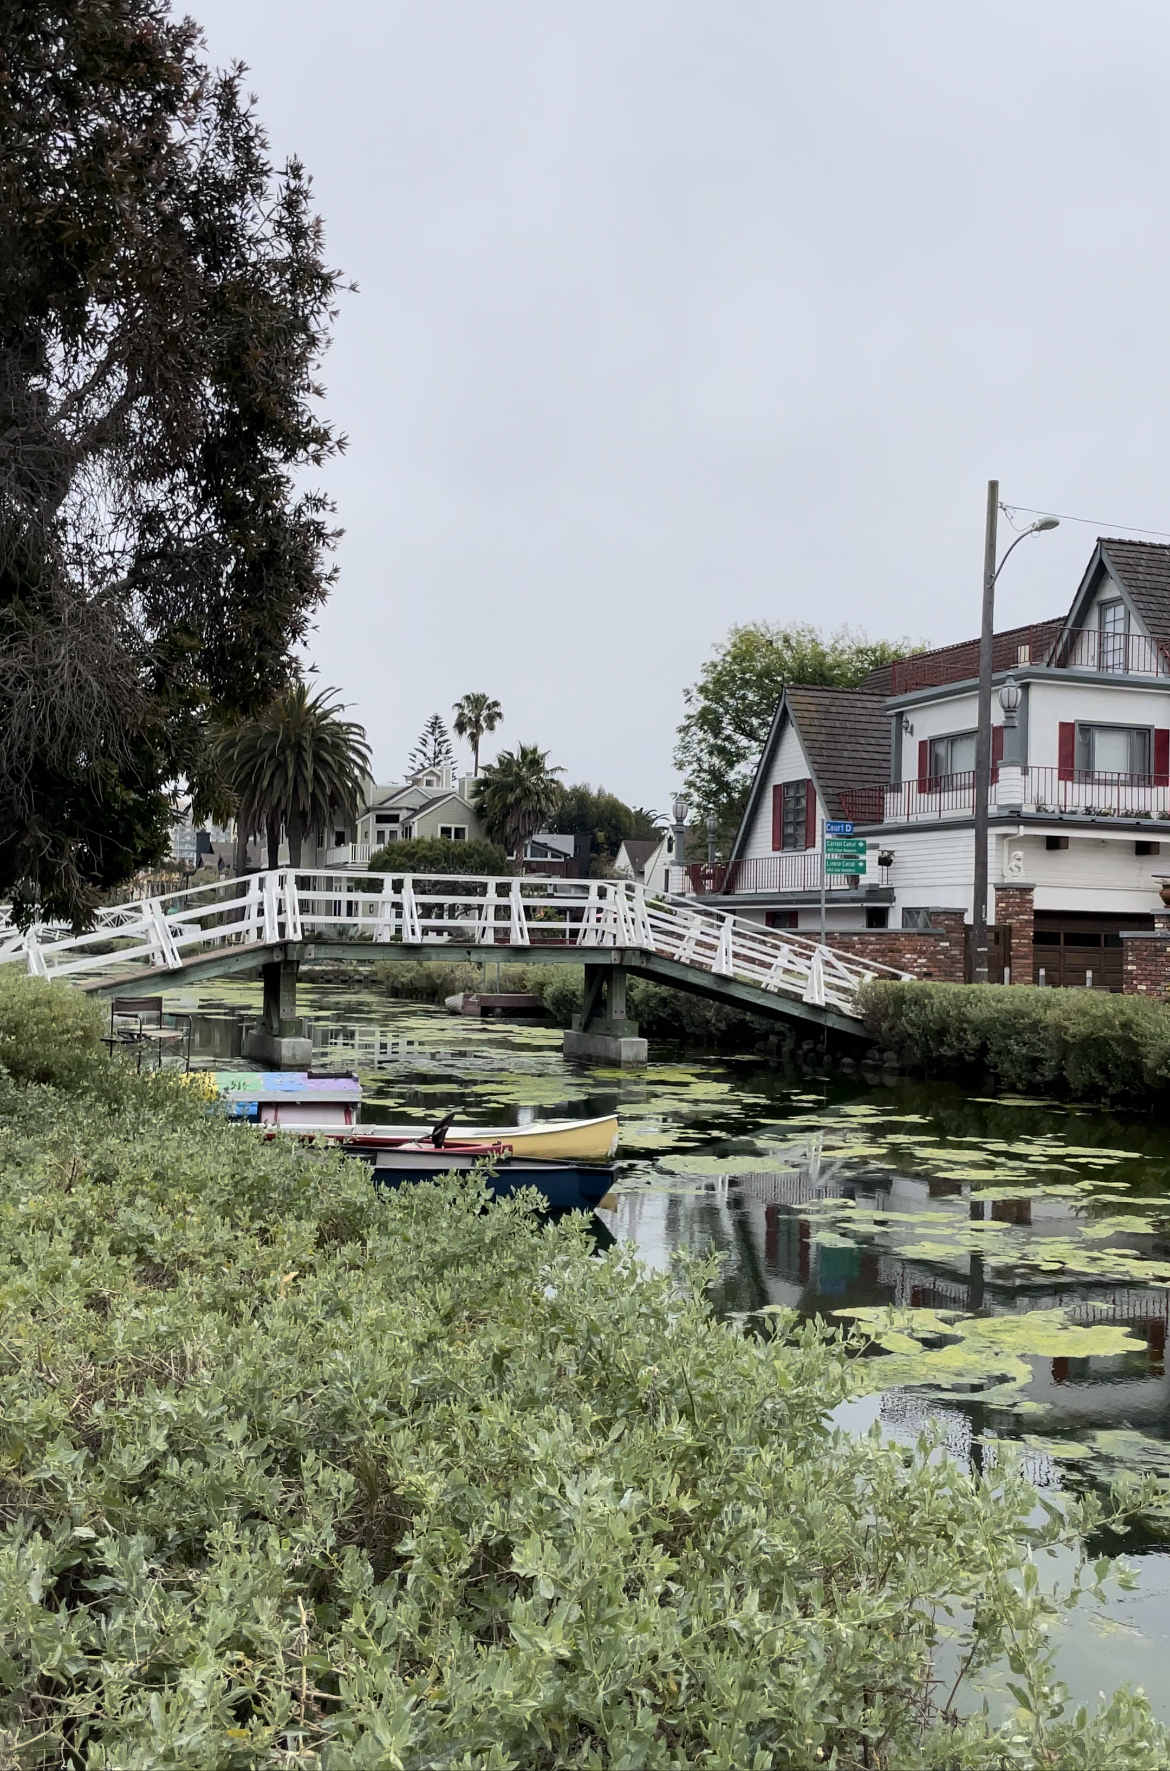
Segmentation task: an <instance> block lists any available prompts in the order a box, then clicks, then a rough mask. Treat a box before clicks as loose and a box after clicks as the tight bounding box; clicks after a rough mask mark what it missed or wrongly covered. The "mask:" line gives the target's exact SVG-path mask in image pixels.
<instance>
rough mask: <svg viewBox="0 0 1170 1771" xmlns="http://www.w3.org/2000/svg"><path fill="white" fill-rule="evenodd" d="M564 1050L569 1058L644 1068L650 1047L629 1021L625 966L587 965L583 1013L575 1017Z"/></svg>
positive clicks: (566, 1036) (635, 1026) (636, 1027)
mask: <svg viewBox="0 0 1170 1771" xmlns="http://www.w3.org/2000/svg"><path fill="white" fill-rule="evenodd" d="M562 1050H563V1051H564V1054H565V1056H566V1058H602V1059H604V1060H605V1062H606V1063H610V1064H644V1063H645V1062H646V1059H647V1056H648V1052H649V1047H648V1045H647V1043H646V1041H645V1040H644V1039H641V1038H639V1036H638V1023H637V1022H636V1021H631V1020H628V1019H627V1017H626V974H625V972H624V970H623V969H622V967H621V966H614V965H587V966H586V967H585V997H584V1001H583V1002H582V1004H581V1013H580V1014H579V1015H574V1016H573V1025H572V1028H571V1029H570V1030H569V1031H568V1032H567V1033H566V1034H565V1037H564V1044H563V1046H562Z"/></svg>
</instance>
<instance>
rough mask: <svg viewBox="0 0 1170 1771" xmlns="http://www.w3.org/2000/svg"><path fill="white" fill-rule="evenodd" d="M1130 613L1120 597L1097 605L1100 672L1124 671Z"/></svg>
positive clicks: (1098, 665) (1098, 662)
mask: <svg viewBox="0 0 1170 1771" xmlns="http://www.w3.org/2000/svg"><path fill="white" fill-rule="evenodd" d="M1128 627H1129V611H1128V609H1127V608H1126V606H1125V604H1124V603H1123V602H1122V600H1121V598H1120V597H1119V596H1115V597H1111V598H1110V599H1109V601H1108V602H1105V603H1098V604H1097V632H1098V634H1099V636H1100V637H1099V638H1098V641H1097V650H1098V660H1097V668H1098V670H1124V669H1125V665H1126V657H1125V636H1126V632H1127V630H1128Z"/></svg>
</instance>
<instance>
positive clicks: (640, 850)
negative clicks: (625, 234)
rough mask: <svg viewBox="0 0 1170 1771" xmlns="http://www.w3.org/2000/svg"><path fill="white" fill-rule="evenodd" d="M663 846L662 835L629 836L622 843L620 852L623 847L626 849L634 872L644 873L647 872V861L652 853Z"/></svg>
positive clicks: (654, 853)
mask: <svg viewBox="0 0 1170 1771" xmlns="http://www.w3.org/2000/svg"><path fill="white" fill-rule="evenodd" d="M661 847H662V838H661V837H660V836H653V837H645V836H627V837H626V838H625V840H624V842H623V843H622V847H621V849H619V850H618V854H619V855H620V854H621V852H622V849H624V850H625V853H626V860H627V861H628V862H629V863H630V866H631V867H632V868H633V869H634V872H635V873H643V872H645V869H646V863H647V861H648V860H649V859H650V857H651V855H656V854H657V853H658V850H659V849H660V848H661Z"/></svg>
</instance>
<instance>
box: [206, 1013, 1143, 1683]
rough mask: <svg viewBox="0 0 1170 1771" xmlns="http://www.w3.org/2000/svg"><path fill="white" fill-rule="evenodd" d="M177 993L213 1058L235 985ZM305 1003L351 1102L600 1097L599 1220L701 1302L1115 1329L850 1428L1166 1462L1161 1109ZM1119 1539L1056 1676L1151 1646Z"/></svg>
mask: <svg viewBox="0 0 1170 1771" xmlns="http://www.w3.org/2000/svg"><path fill="white" fill-rule="evenodd" d="M175 1006H182V1007H184V1008H187V1009H190V1010H192V1011H194V1012H195V1015H196V1019H195V1035H194V1054H195V1062H196V1063H197V1064H199V1065H204V1066H217V1065H220V1064H226V1063H229V1062H230V1063H232V1064H236V1063H238V1062H239V1061H240V1053H241V1049H242V1039H243V1033H244V1029H245V1028H246V1027H247V1026H248V1025H250V1024H254V1023H255V1022H256V1020H257V1019H258V1018H259V1008H260V997H259V988H258V986H257V985H255V984H252V983H250V982H249V983H245V984H235V983H228V984H225V983H223V982H220V983H219V984H217V985H216V986H215V987H214V988H211V989H209V990H207V991H206V992H204V993H203V994H202V995H201V996H199V997H197V998H191V999H189V1000H188V1001H187V1002H185V1003H183V1004H182V1005H180V1004H176V1005H175ZM303 1007H304V1009H305V1012H306V1018H307V1023H308V1025H307V1031H308V1032H309V1034H310V1037H311V1039H312V1043H313V1062H314V1065H315V1066H317V1067H321V1068H347V1069H356V1070H357V1071H358V1072H359V1073H360V1074H361V1076H362V1081H363V1089H364V1094H365V1106H364V1108H363V1113H364V1116H365V1117H367V1118H370V1119H381V1120H385V1119H388V1118H394V1119H404V1120H411V1121H417V1122H420V1123H421V1122H424V1121H426V1120H427V1119H429V1118H430V1116H432V1115H433V1114H435V1113H436V1112H441V1111H442V1110H444V1109H445V1108H447V1107H448V1106H456V1107H458V1108H459V1109H460V1111H461V1113H462V1114H464V1115H466V1117H468V1118H470V1119H475V1118H479V1119H480V1121H481V1123H482V1122H483V1119H484V1117H486V1116H490V1118H491V1121H492V1122H493V1123H516V1122H518V1121H520V1120H522V1119H525V1118H528V1117H531V1116H537V1117H543V1116H561V1115H563V1114H577V1113H581V1114H585V1113H599V1112H608V1111H614V1110H616V1111H617V1112H618V1114H619V1116H620V1119H621V1122H622V1127H623V1132H622V1151H623V1160H622V1162H621V1164H620V1171H619V1172H620V1181H619V1185H618V1188H617V1198H616V1203H615V1205H614V1208H613V1210H612V1211H606V1212H604V1213H602V1214H599V1216H600V1219H601V1221H602V1223H603V1225H604V1228H603V1229H601V1230H600V1240H601V1241H602V1242H604V1241H605V1240H607V1238H608V1235H610V1234H612V1236H613V1237H615V1238H616V1239H617V1240H619V1241H626V1242H631V1243H633V1244H634V1245H635V1247H636V1248H637V1250H638V1253H639V1254H640V1256H641V1257H642V1259H644V1260H646V1261H647V1262H649V1263H651V1264H653V1265H655V1266H658V1267H665V1266H667V1265H668V1264H669V1263H670V1261H671V1260H672V1259H673V1257H674V1256H675V1254H676V1253H677V1252H678V1251H680V1250H684V1249H688V1250H692V1251H694V1252H695V1253H696V1254H701V1255H706V1254H710V1253H711V1252H713V1251H714V1252H717V1253H718V1254H719V1255H720V1256H721V1257H722V1261H721V1266H720V1272H719V1278H718V1281H717V1285H716V1294H715V1302H716V1305H717V1307H718V1308H719V1309H720V1310H721V1311H724V1312H727V1313H731V1312H740V1311H751V1310H755V1309H758V1308H759V1307H760V1306H761V1305H763V1304H776V1305H785V1306H788V1307H790V1308H792V1309H794V1310H796V1311H798V1312H799V1313H800V1314H801V1315H802V1316H805V1317H812V1316H816V1315H821V1316H825V1317H828V1318H830V1319H836V1320H838V1321H843V1320H846V1319H847V1318H843V1317H836V1318H834V1312H840V1311H849V1310H853V1309H871V1308H873V1307H874V1306H892V1307H894V1308H896V1309H899V1310H907V1311H934V1312H938V1313H939V1314H940V1319H946V1318H947V1317H948V1313H950V1314H951V1315H952V1316H953V1317H955V1318H958V1319H960V1320H964V1321H970V1320H971V1319H975V1320H976V1321H999V1320H1000V1319H1002V1318H1006V1317H1011V1316H1020V1315H1022V1314H1025V1313H1034V1312H1037V1311H1061V1312H1063V1313H1064V1315H1063V1320H1064V1321H1065V1322H1066V1323H1067V1324H1069V1325H1071V1326H1072V1327H1080V1328H1093V1327H1097V1326H1101V1325H1105V1326H1108V1327H1115V1328H1123V1329H1126V1330H1128V1331H1129V1333H1130V1335H1131V1336H1132V1337H1133V1339H1132V1341H1131V1342H1127V1343H1126V1348H1127V1350H1125V1351H1123V1352H1114V1353H1111V1354H1109V1355H1107V1356H1105V1355H1098V1354H1096V1353H1090V1354H1088V1355H1086V1356H1072V1355H1064V1354H1050V1355H1049V1356H1046V1357H1041V1356H1039V1355H1036V1354H1034V1353H1033V1354H1030V1355H1026V1368H1027V1372H1028V1373H1030V1377H1029V1379H1028V1381H1027V1383H1026V1384H1025V1385H1024V1386H1023V1387H1022V1388H1020V1389H1019V1390H1018V1392H1017V1394H1016V1395H1015V1396H1014V1397H1012V1398H1009V1399H1007V1400H1006V1401H1005V1399H1004V1397H1003V1394H1002V1390H1003V1386H1000V1392H1001V1393H1000V1395H999V1397H998V1398H997V1396H996V1394H995V1385H994V1384H992V1385H990V1386H989V1384H988V1381H987V1380H986V1378H980V1377H974V1378H972V1379H971V1380H970V1381H969V1383H968V1384H967V1387H966V1389H965V1390H964V1388H963V1387H962V1385H960V1384H951V1385H950V1386H948V1387H947V1388H946V1392H945V1393H942V1387H941V1386H940V1385H938V1384H937V1383H936V1384H934V1385H933V1386H928V1385H925V1384H915V1385H908V1386H906V1387H902V1388H896V1389H895V1388H887V1389H886V1390H885V1391H884V1393H877V1394H874V1395H871V1396H867V1397H864V1398H861V1399H859V1400H858V1401H857V1402H855V1403H851V1404H848V1405H846V1407H845V1408H844V1409H842V1410H841V1411H839V1413H840V1418H841V1419H842V1420H843V1421H844V1422H846V1423H847V1424H849V1425H850V1426H855V1427H862V1428H863V1427H864V1426H866V1425H868V1424H870V1423H871V1422H872V1421H874V1420H879V1421H880V1422H881V1423H882V1426H883V1429H884V1430H885V1431H886V1432H887V1433H890V1434H892V1435H894V1436H896V1437H900V1438H904V1439H907V1440H913V1439H915V1438H916V1437H917V1435H918V1433H919V1432H920V1430H922V1429H923V1428H928V1429H929V1430H931V1431H933V1432H937V1433H941V1435H942V1437H943V1439H944V1441H945V1443H946V1445H947V1447H948V1448H949V1450H950V1452H951V1454H952V1455H953V1456H955V1457H956V1458H957V1459H959V1460H960V1461H961V1462H963V1463H965V1464H967V1465H968V1466H970V1467H974V1468H978V1469H983V1470H990V1469H993V1468H994V1467H995V1465H996V1463H997V1461H998V1460H999V1458H1000V1457H1001V1456H1002V1455H1004V1453H1005V1442H1006V1441H1009V1440H1010V1441H1014V1442H1015V1445H1016V1446H1017V1447H1019V1450H1020V1452H1022V1455H1023V1456H1024V1458H1025V1460H1026V1464H1025V1467H1026V1471H1027V1473H1028V1475H1029V1476H1030V1477H1031V1478H1032V1479H1033V1480H1034V1481H1036V1482H1038V1483H1040V1484H1041V1485H1046V1484H1047V1485H1053V1484H1059V1483H1061V1482H1070V1481H1071V1482H1090V1481H1097V1480H1104V1479H1106V1478H1107V1477H1109V1476H1111V1475H1115V1474H1119V1473H1121V1472H1122V1471H1124V1470H1125V1469H1127V1468H1133V1467H1137V1468H1143V1469H1150V1468H1153V1469H1160V1470H1164V1472H1165V1473H1166V1474H1168V1475H1170V1444H1168V1443H1167V1442H1168V1441H1170V1394H1168V1391H1167V1372H1166V1333H1167V1320H1168V1317H1170V1236H1168V1234H1167V1229H1168V1226H1170V1133H1168V1132H1167V1130H1166V1129H1165V1128H1163V1127H1161V1126H1158V1125H1156V1124H1154V1123H1152V1122H1151V1121H1149V1120H1144V1119H1140V1118H1137V1117H1130V1116H1124V1115H1117V1114H1110V1113H1105V1112H1094V1111H1091V1110H1086V1109H1081V1108H1075V1109H1071V1108H1067V1107H1064V1106H1061V1105H1059V1104H1055V1103H1045V1102H1016V1103H1012V1102H1010V1101H1006V1100H993V1099H984V1098H981V1097H978V1096H974V1095H969V1094H965V1093H964V1092H963V1091H962V1090H960V1089H958V1088H955V1087H952V1086H949V1085H938V1084H930V1085H926V1084H919V1083H899V1084H896V1085H895V1086H893V1087H889V1086H887V1087H883V1088H880V1089H872V1090H871V1089H869V1088H868V1087H866V1085H864V1084H863V1083H861V1082H860V1081H857V1082H850V1083H847V1084H846V1083H842V1082H840V1081H836V1082H833V1083H829V1082H824V1083H817V1082H814V1083H810V1082H809V1081H808V1080H807V1079H794V1078H792V1077H790V1076H785V1075H783V1074H782V1073H780V1072H777V1071H776V1070H775V1069H773V1068H771V1067H768V1066H767V1065H765V1064H764V1063H762V1062H761V1061H760V1060H758V1059H755V1058H753V1057H751V1056H750V1055H746V1056H741V1057H739V1058H736V1059H732V1060H728V1059H717V1058H712V1057H710V1056H704V1055H696V1054H694V1053H688V1052H683V1051H671V1050H669V1049H668V1048H666V1047H663V1046H658V1045H656V1046H655V1048H654V1059H655V1061H654V1062H653V1063H652V1064H651V1065H650V1066H649V1068H648V1069H647V1070H645V1071H637V1072H627V1073H622V1072H616V1071H613V1070H606V1069H605V1068H603V1067H588V1066H581V1065H574V1064H567V1063H566V1062H565V1061H564V1059H563V1058H562V1056H561V1053H560V1035H559V1034H558V1033H557V1032H556V1031H555V1029H551V1028H547V1027H542V1026H532V1025H530V1024H527V1025H509V1024H505V1023H498V1022H490V1023H484V1022H474V1021H467V1020H460V1019H453V1018H450V1017H447V1016H445V1015H444V1014H443V1013H442V1012H441V1011H438V1010H434V1009H430V1008H426V1007H422V1006H420V1005H418V1004H412V1003H402V1002H394V1001H391V1000H389V999H387V998H385V997H383V996H379V995H378V994H377V993H376V992H374V991H357V990H350V989H327V988H315V989H309V990H305V991H304V993H303ZM1021 1356H1024V1355H1019V1354H1017V1355H1015V1357H1017V1358H1018V1357H1021ZM884 1357H885V1355H884V1354H879V1355H878V1356H877V1361H876V1362H875V1363H878V1364H880V1360H881V1359H882V1358H884ZM1009 1387H1010V1386H1009ZM1021 1398H1022V1400H1023V1401H1024V1403H1025V1410H1024V1412H1020V1409H1019V1407H1018V1404H1019V1402H1020V1400H1021ZM1066 1452H1067V1453H1068V1455H1067V1456H1066V1455H1065V1453H1066ZM1160 1459H1161V1461H1159V1460H1160ZM1130 1548H1131V1550H1136V1551H1139V1552H1141V1553H1142V1555H1143V1561H1144V1563H1145V1572H1144V1573H1143V1581H1142V1586H1141V1588H1140V1589H1139V1592H1138V1594H1137V1595H1135V1596H1121V1597H1119V1598H1118V1599H1117V1601H1116V1603H1115V1604H1113V1605H1111V1608H1110V1617H1111V1618H1112V1619H1113V1620H1115V1622H1117V1623H1120V1624H1121V1627H1122V1629H1123V1631H1124V1634H1123V1635H1122V1636H1119V1637H1118V1638H1117V1639H1116V1640H1115V1641H1113V1642H1112V1643H1110V1642H1102V1641H1101V1640H1100V1639H1099V1638H1098V1637H1096V1636H1095V1635H1094V1632H1093V1626H1092V1623H1091V1620H1090V1619H1088V1618H1085V1617H1082V1616H1081V1614H1080V1613H1077V1614H1075V1619H1074V1623H1073V1624H1072V1626H1071V1627H1070V1632H1069V1636H1068V1641H1067V1644H1066V1655H1065V1671H1066V1674H1067V1675H1068V1676H1069V1677H1070V1679H1071V1681H1072V1682H1073V1684H1074V1685H1075V1686H1081V1687H1083V1688H1090V1689H1091V1690H1092V1691H1094V1692H1095V1690H1096V1689H1097V1687H1098V1685H1100V1684H1104V1683H1117V1682H1119V1681H1120V1680H1121V1679H1123V1678H1126V1677H1129V1676H1133V1677H1135V1678H1142V1677H1143V1676H1146V1675H1147V1669H1148V1668H1154V1667H1156V1666H1157V1665H1159V1664H1160V1659H1159V1657H1160V1655H1161V1653H1162V1651H1163V1648H1164V1643H1165V1639H1166V1637H1167V1633H1168V1629H1170V1557H1167V1556H1166V1555H1165V1554H1164V1553H1162V1551H1161V1550H1160V1548H1159V1547H1158V1546H1157V1545H1156V1544H1155V1543H1154V1542H1153V1540H1144V1541H1143V1540H1139V1539H1134V1540H1131V1541H1130ZM1110 1627H1113V1625H1111V1626H1110ZM1106 1661H1111V1665H1108V1666H1106V1665H1104V1664H1103V1663H1105V1662H1106ZM1158 1690H1159V1691H1160V1690H1161V1685H1160V1683H1159V1685H1158ZM1159 1701H1161V1700H1160V1699H1159ZM1165 1704H1166V1709H1167V1711H1168V1712H1170V1691H1168V1692H1167V1694H1166V1700H1165Z"/></svg>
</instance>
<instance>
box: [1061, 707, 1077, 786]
mask: <svg viewBox="0 0 1170 1771" xmlns="http://www.w3.org/2000/svg"><path fill="white" fill-rule="evenodd" d="M1056 758H1057V763H1058V765H1059V766H1058V768H1057V771H1056V772H1057V775H1058V776H1059V777H1060V779H1061V780H1062V781H1071V780H1072V778H1073V776H1074V775H1075V774H1076V768H1077V728H1076V722H1075V720H1071V719H1062V720H1061V722H1060V740H1059V743H1058V746H1057V751H1056Z"/></svg>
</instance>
